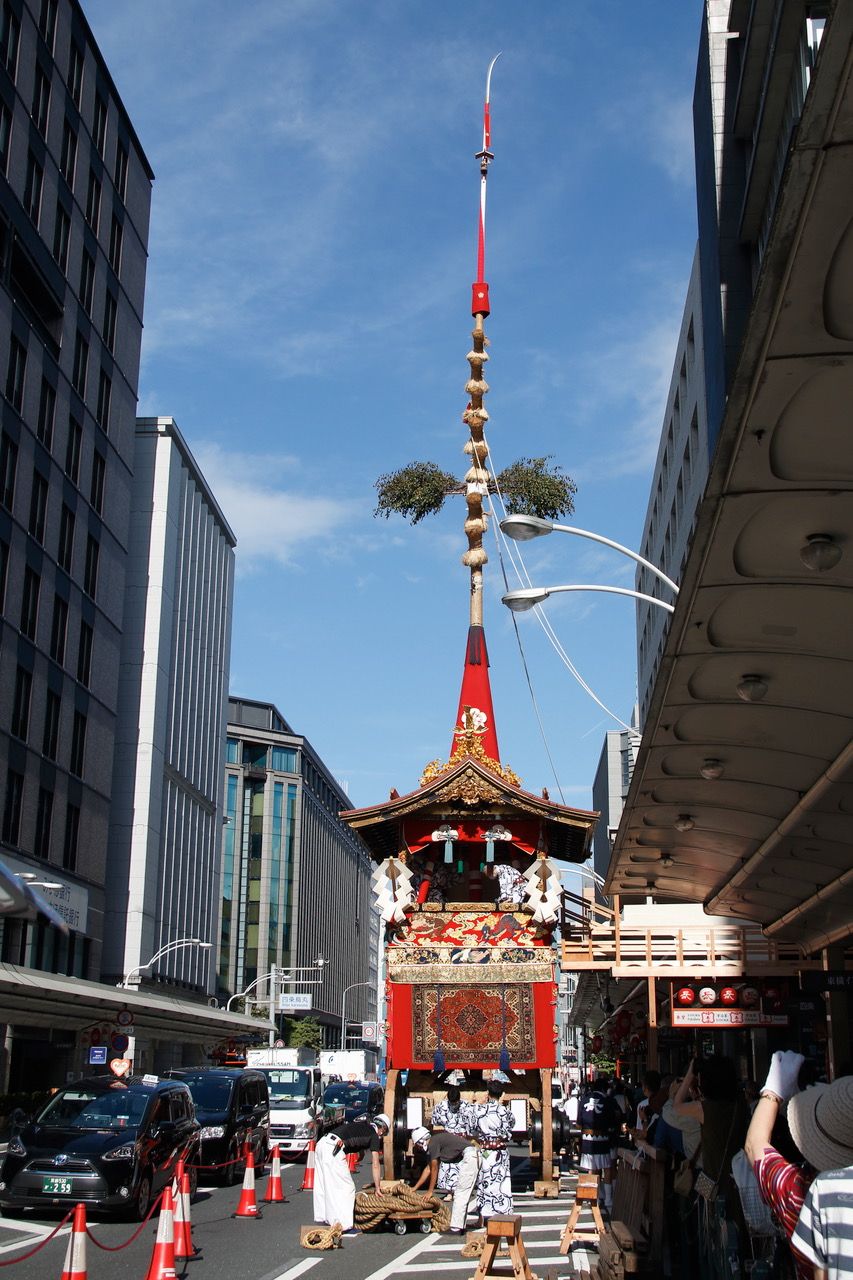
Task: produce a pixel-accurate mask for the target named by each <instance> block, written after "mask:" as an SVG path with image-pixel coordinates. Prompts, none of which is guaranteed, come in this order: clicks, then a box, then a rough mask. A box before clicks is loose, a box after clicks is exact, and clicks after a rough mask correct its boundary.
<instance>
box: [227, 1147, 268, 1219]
mask: <svg viewBox="0 0 853 1280" xmlns="http://www.w3.org/2000/svg"><path fill="white" fill-rule="evenodd" d="M260 1216H261V1214H260V1213H259V1211H258V1201H257V1199H256V1198H255V1157H254V1156H253V1155H252V1152H251V1150H250V1149H249V1148H248V1147H247V1148H246V1172H245V1173H244V1174H243V1190H242V1191H241V1192H240V1203H239V1204H238V1205H237V1209H236V1212H234V1213H232V1214H231V1217H232V1218H260Z"/></svg>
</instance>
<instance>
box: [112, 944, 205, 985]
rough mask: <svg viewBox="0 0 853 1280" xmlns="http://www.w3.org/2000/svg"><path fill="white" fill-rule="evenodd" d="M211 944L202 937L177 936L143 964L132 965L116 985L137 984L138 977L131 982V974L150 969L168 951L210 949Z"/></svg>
mask: <svg viewBox="0 0 853 1280" xmlns="http://www.w3.org/2000/svg"><path fill="white" fill-rule="evenodd" d="M212 946H213V943H212V942H205V941H204V940H203V939H202V938H177V939H176V940H175V941H174V942H167V943H166V945H165V946H163V947H161V948H160V950H159V951H157V952H155V953H154V955H153V956H152V957H151V959H150V960H147V961H146V962H145V964H137V965H134V967H133V968H132V969H131V970H130V972H129V973H127V974H125V976H124V977H123V978H122V980H121V982H117V983H116V986H117V987H130V986H136V985H138V983H139V979H138V978H137V980H136V983H132V982H131V978H132V977H133V975H134V974H135V973H139V974H141V973H142V970H143V969H150V968H151V966H152V965H153V964H155V963H156V962H157V961H158V960H159V959H160V958H161V956H165V955H168V953H169V952H170V951H179V950H180V949H181V947H198V949H199V951H210V949H211V948H212Z"/></svg>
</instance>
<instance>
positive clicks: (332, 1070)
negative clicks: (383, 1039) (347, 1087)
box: [320, 1049, 377, 1084]
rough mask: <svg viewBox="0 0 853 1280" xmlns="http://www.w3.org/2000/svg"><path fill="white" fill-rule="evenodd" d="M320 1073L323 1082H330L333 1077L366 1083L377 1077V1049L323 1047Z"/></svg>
mask: <svg viewBox="0 0 853 1280" xmlns="http://www.w3.org/2000/svg"><path fill="white" fill-rule="evenodd" d="M320 1074H321V1075H322V1077H323V1083H324V1084H329V1082H330V1081H331V1080H332V1078H335V1079H337V1080H342V1081H344V1082H346V1081H349V1080H363V1081H364V1082H365V1083H369V1082H370V1081H374V1080H376V1079H377V1075H376V1050H375V1049H373V1050H370V1049H321V1051H320Z"/></svg>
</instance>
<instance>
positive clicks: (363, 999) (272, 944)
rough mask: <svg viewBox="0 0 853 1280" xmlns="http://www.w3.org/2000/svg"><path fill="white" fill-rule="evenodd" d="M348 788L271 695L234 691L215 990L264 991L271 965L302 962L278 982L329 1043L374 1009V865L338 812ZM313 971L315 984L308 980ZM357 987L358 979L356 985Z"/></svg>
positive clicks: (345, 804) (230, 712) (224, 993)
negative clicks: (263, 698)
mask: <svg viewBox="0 0 853 1280" xmlns="http://www.w3.org/2000/svg"><path fill="white" fill-rule="evenodd" d="M349 808H350V801H349V799H348V797H347V795H346V792H345V791H344V790H343V788H342V787H341V786H340V784H339V783H338V782H336V781H335V779H334V778H333V777H332V775H331V774H330V773H329V771H328V769H327V768H326V766H325V765H324V764H323V762H322V760H321V759H320V758H319V756H318V755H317V754H316V752H315V751H314V750H313V748H312V747H311V744H310V743H309V742H308V740H307V739H306V738H305V737H303V736H302V735H300V734H297V733H295V732H294V731H293V729H292V728H291V727H290V725H289V724H288V723H287V721H286V720H285V719H284V717H283V716H282V715H281V713H280V712H279V711H278V709H277V708H276V707H274V706H273V705H272V704H270V703H264V702H253V701H250V700H248V699H244V698H232V699H230V701H229V704H228V743H227V750H226V761H225V807H224V822H225V825H224V828H223V865H222V916H221V935H220V960H219V992H220V996H221V998H222V999H223V1000H227V999H228V998H229V997H230V996H232V995H235V994H237V993H239V992H242V991H247V990H248V989H249V988H252V989H253V991H254V992H255V993H256V994H258V995H259V996H260V997H261V998H263V997H264V996H265V995H267V994H268V990H269V987H268V975H269V974H270V972H271V970H272V967H273V966H274V965H276V966H282V967H283V968H284V969H286V970H292V969H300V970H305V969H310V968H311V967H312V966H313V965H314V962H315V961H316V960H317V959H318V958H321V957H322V958H323V959H325V960H326V961H327V962H328V963H326V964H325V965H324V966H323V967H322V968H318V969H317V973H316V974H315V973H314V972H310V973H309V972H303V973H299V974H296V975H294V977H293V979H292V980H289V981H288V982H286V983H285V984H284V985H285V986H286V987H288V988H290V989H292V990H294V991H296V992H301V993H302V994H303V995H305V996H310V998H311V1014H312V1016H313V1017H315V1018H317V1019H318V1021H319V1022H321V1023H322V1025H323V1027H324V1035H325V1038H326V1043H327V1044H328V1045H329V1046H331V1047H337V1046H338V1045H339V1044H340V1042H341V1041H340V1036H341V1017H342V1010H343V1005H344V989H345V988H347V987H350V986H353V984H356V983H358V984H360V985H358V986H354V987H353V990H351V991H349V992H348V993H347V996H346V1010H345V1012H346V1019H347V1022H349V1021H350V1019H352V1021H362V1020H364V1019H366V1018H368V1017H373V1016H375V1010H376V990H377V962H378V946H379V934H378V920H377V917H376V915H375V912H374V909H373V894H372V892H371V885H370V877H371V874H372V866H371V863H370V860H369V858H368V856H367V851H366V849H365V847H364V845H363V844H362V842H361V840H360V838H359V837H358V836H356V835H355V834H354V833H353V832H352V831H350V829H349V827H347V826H346V825H345V824H344V823H342V822H341V821H340V819H339V817H338V814H339V813H340V811H341V810H342V809H349ZM320 975H322V982H321V983H318V982H317V981H316V978H317V977H318V976H320ZM361 984H363V985H361Z"/></svg>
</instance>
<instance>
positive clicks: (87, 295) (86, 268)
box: [80, 249, 95, 315]
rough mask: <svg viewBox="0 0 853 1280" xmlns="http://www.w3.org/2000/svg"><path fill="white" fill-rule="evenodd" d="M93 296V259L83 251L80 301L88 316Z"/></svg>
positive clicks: (85, 250)
mask: <svg viewBox="0 0 853 1280" xmlns="http://www.w3.org/2000/svg"><path fill="white" fill-rule="evenodd" d="M94 296H95V259H94V258H93V257H92V255H91V253H89V252H88V250H87V249H84V250H83V256H82V258H81V259H80V301H81V302H82V304H83V306H84V307H85V309H86V310H87V311H88V313H89V315H91V314H92V299H93V297H94Z"/></svg>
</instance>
